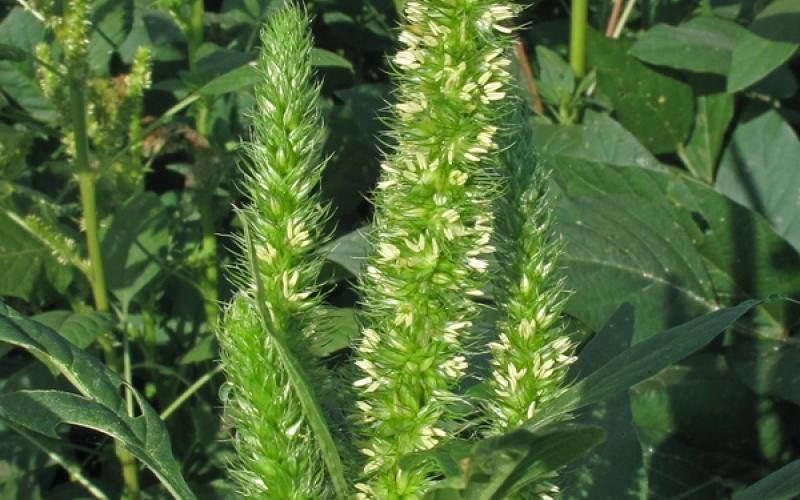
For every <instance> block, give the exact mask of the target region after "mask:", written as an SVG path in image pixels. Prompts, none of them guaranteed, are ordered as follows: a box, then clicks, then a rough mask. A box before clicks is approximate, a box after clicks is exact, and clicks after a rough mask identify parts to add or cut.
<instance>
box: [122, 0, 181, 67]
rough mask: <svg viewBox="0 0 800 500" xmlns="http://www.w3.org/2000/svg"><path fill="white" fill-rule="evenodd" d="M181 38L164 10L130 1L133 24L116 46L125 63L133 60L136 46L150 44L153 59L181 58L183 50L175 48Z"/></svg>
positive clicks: (169, 59) (179, 31)
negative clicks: (125, 36) (126, 35)
mask: <svg viewBox="0 0 800 500" xmlns="http://www.w3.org/2000/svg"><path fill="white" fill-rule="evenodd" d="M183 40H184V38H183V34H182V33H181V30H180V28H178V26H177V25H176V24H175V21H174V20H173V19H172V18H170V17H169V15H168V14H167V13H165V12H161V11H158V10H151V9H148V8H146V6H145V3H144V2H134V12H133V25H132V27H131V31H130V34H129V35H128V38H126V39H125V41H124V42H123V43H122V45H121V46H120V47H119V55H120V57H121V58H122V60H123V61H124V62H125V64H130V63H131V62H133V58H134V55H135V54H136V49H138V48H139V47H140V46H146V47H150V48H151V50H152V51H153V61H155V62H167V61H181V60H183V58H184V57H185V56H186V54H185V49H184V48H181V47H179V44H180V43H182V42H183Z"/></svg>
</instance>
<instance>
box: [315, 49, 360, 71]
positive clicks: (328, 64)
mask: <svg viewBox="0 0 800 500" xmlns="http://www.w3.org/2000/svg"><path fill="white" fill-rule="evenodd" d="M311 64H312V65H314V66H315V67H317V68H343V69H346V70H348V71H350V72H353V71H354V70H353V65H352V64H350V61H348V60H347V59H345V58H344V57H342V56H340V55H339V54H336V53H334V52H331V51H330V50H325V49H319V48H316V47H314V48H313V49H311Z"/></svg>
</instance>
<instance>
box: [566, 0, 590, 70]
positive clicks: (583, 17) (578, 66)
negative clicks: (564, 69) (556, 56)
mask: <svg viewBox="0 0 800 500" xmlns="http://www.w3.org/2000/svg"><path fill="white" fill-rule="evenodd" d="M588 12H589V4H588V0H572V13H571V15H570V17H571V25H570V32H569V65H570V66H571V67H572V71H573V72H574V73H575V76H577V77H578V78H583V77H584V75H585V74H586V23H587V17H588Z"/></svg>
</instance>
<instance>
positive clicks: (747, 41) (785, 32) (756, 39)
mask: <svg viewBox="0 0 800 500" xmlns="http://www.w3.org/2000/svg"><path fill="white" fill-rule="evenodd" d="M799 16H800V3H798V2H797V1H796V0H776V1H774V2H772V3H770V4H769V5H768V6H767V7H766V8H765V9H764V10H763V11H761V12H760V13H759V14H758V16H757V17H756V18H755V20H753V22H752V23H751V24H750V26H749V31H750V34H749V35H748V36H745V37H743V38H741V39H740V40H739V42H738V43H737V45H736V48H735V49H734V51H733V59H732V61H731V71H730V73H729V74H728V81H727V90H728V92H731V93H732V92H738V91H740V90H742V89H744V88H747V87H749V86H750V85H753V84H754V83H756V82H758V81H759V80H761V79H762V78H764V77H766V76H767V75H768V74H770V73H772V71H773V70H775V69H776V68H777V67H778V66H780V65H781V64H783V63H784V62H786V61H787V60H788V59H789V58H790V57H792V55H793V54H794V53H795V52H796V51H797V48H798V47H800V30H798V29H797V25H798V18H799Z"/></svg>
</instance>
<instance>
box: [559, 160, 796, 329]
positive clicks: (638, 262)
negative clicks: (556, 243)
mask: <svg viewBox="0 0 800 500" xmlns="http://www.w3.org/2000/svg"><path fill="white" fill-rule="evenodd" d="M547 166H548V167H549V168H552V169H553V173H554V176H553V177H554V181H555V186H556V187H557V188H558V205H557V210H556V215H557V230H558V231H559V232H560V233H562V234H563V236H564V240H565V243H566V245H565V251H566V255H565V256H564V257H563V259H564V260H563V262H564V263H565V273H566V276H567V281H568V284H569V286H570V288H571V289H573V290H576V293H575V295H574V296H573V297H572V299H571V300H570V303H569V305H568V311H569V312H570V314H572V315H573V316H575V317H577V318H578V319H579V320H580V321H582V322H584V323H585V324H587V325H588V326H589V327H590V328H591V329H593V330H599V329H600V328H601V327H602V326H603V324H604V321H605V319H606V318H607V317H609V316H610V315H611V313H612V312H613V311H614V310H615V309H616V308H617V306H618V305H619V304H620V303H623V302H630V303H631V304H632V305H633V306H634V308H635V311H636V327H635V330H636V331H635V339H637V340H638V339H641V338H644V337H646V336H648V335H651V334H653V333H655V332H658V331H660V330H663V329H665V328H669V327H671V326H675V325H677V324H680V323H681V322H685V321H688V320H689V319H691V318H693V317H696V316H699V315H701V314H703V313H706V312H709V311H713V310H715V309H717V308H718V307H720V306H722V307H724V306H730V305H733V304H736V303H737V302H740V301H741V300H744V299H746V298H760V297H767V296H769V295H772V294H779V295H785V296H794V295H795V294H796V293H797V292H798V290H800V276H798V275H797V274H796V272H797V271H800V258H799V257H798V253H797V252H796V251H795V250H794V249H793V248H792V247H791V246H790V245H789V244H788V243H787V242H786V241H785V240H784V239H783V238H781V237H780V236H779V235H778V234H776V233H775V231H774V230H773V229H772V228H771V227H770V226H769V224H768V223H767V222H766V221H765V220H764V219H763V218H762V217H761V216H759V215H758V214H756V213H755V212H753V211H751V210H749V209H747V208H745V207H742V206H740V205H739V204H737V203H735V202H732V201H731V200H729V199H728V198H726V197H725V196H722V195H720V194H719V193H717V192H716V191H714V190H713V189H711V188H710V187H709V186H707V185H704V184H702V183H700V182H697V181H694V180H692V179H691V178H688V177H687V176H684V175H680V174H678V173H673V172H663V173H662V172H654V171H651V170H646V169H638V168H629V167H616V166H610V165H603V164H596V163H595V164H592V163H587V162H581V161H577V160H571V159H563V158H556V159H555V160H554V161H551V162H549V163H548V164H547ZM742 262H749V263H751V265H749V266H743V265H741V263H742ZM799 312H800V311H798V308H797V307H796V306H794V305H792V304H777V303H769V304H766V305H765V306H763V307H760V308H759V309H758V315H759V316H758V322H757V324H756V327H757V330H758V332H759V333H760V334H761V335H765V336H779V335H781V332H782V330H783V329H784V328H786V325H790V324H792V322H793V321H795V320H796V318H797V316H798V313H799Z"/></svg>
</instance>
